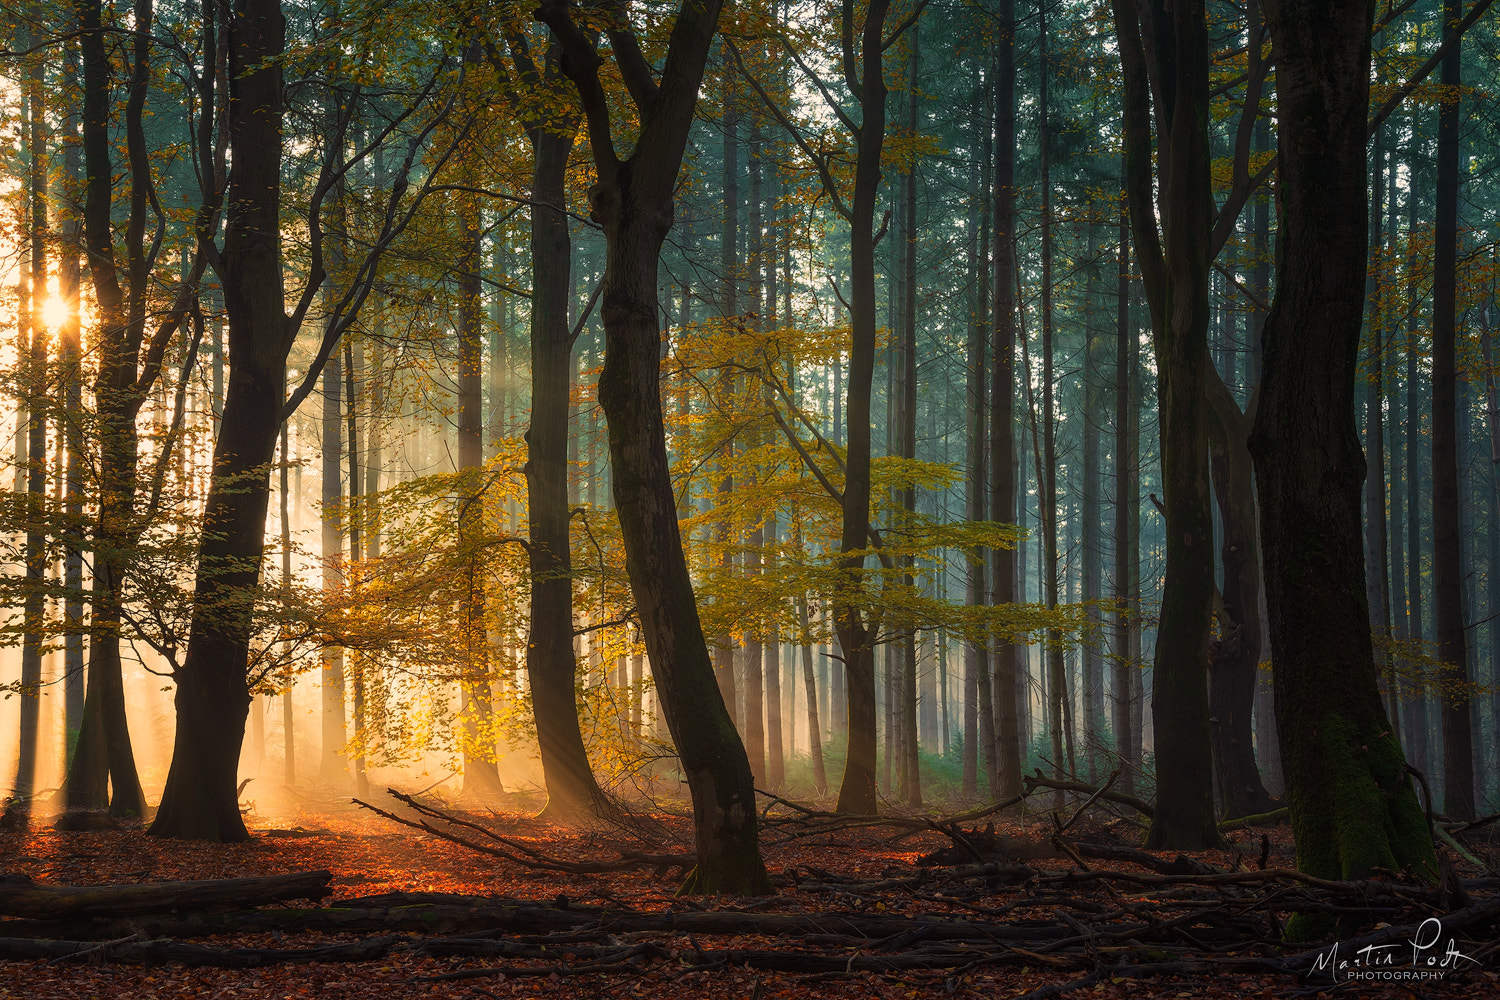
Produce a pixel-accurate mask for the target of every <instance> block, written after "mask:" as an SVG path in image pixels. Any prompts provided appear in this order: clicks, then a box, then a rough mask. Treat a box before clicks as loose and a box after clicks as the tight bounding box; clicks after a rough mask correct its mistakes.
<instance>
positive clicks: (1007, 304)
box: [989, 0, 1027, 799]
mask: <svg viewBox="0 0 1500 1000" xmlns="http://www.w3.org/2000/svg"><path fill="white" fill-rule="evenodd" d="M996 16H997V17H998V19H999V24H998V31H999V38H998V40H997V43H996V47H995V148H994V159H995V162H994V202H995V204H994V212H995V224H994V225H995V231H994V249H993V255H994V304H993V307H992V308H991V310H990V322H991V323H992V324H993V328H994V347H993V348H992V350H993V352H994V355H993V358H994V360H993V365H994V367H993V369H992V371H993V375H992V377H991V379H990V392H991V397H990V434H989V449H990V465H989V472H990V520H992V521H996V522H999V523H1001V524H1012V523H1015V522H1016V448H1015V438H1014V434H1015V431H1014V429H1013V428H1012V426H1011V425H1012V423H1013V422H1014V420H1015V357H1016V325H1015V290H1016V273H1015V272H1016V188H1015V156H1016V107H1015V105H1016V51H1015V49H1016V39H1015V34H1016V5H1015V0H1000V3H999V6H998V7H997V9H996ZM1017 557H1018V553H1017V550H1016V549H1013V548H1012V549H1004V548H1001V549H995V550H993V551H992V552H991V553H990V564H991V567H992V572H993V578H992V582H991V584H990V600H991V602H992V603H994V604H996V605H1001V604H1011V603H1013V602H1015V601H1016V600H1017V598H1018V595H1017V593H1016V583H1017V576H1018V573H1019V567H1018V561H1017ZM992 655H993V657H994V659H993V666H992V668H991V675H992V677H993V681H992V685H991V686H992V689H993V690H992V697H993V699H994V704H995V743H996V751H995V767H996V771H997V772H998V775H997V779H998V780H997V785H996V788H995V794H996V795H997V796H998V797H999V798H1002V799H1005V798H1011V797H1013V796H1015V795H1016V794H1018V793H1019V792H1020V789H1021V762H1022V759H1023V757H1024V755H1025V752H1026V747H1025V744H1026V739H1025V736H1024V734H1023V733H1022V722H1021V714H1020V711H1019V702H1020V701H1021V700H1022V699H1024V698H1026V697H1027V693H1026V692H1025V691H1024V689H1023V687H1022V685H1021V683H1020V679H1019V675H1020V673H1021V669H1020V665H1021V658H1022V657H1023V656H1024V655H1025V653H1024V650H1023V649H1020V648H1017V647H1015V646H1013V645H1011V644H1010V643H1007V642H1005V641H1003V640H997V641H996V643H995V648H994V650H993V654H992Z"/></svg>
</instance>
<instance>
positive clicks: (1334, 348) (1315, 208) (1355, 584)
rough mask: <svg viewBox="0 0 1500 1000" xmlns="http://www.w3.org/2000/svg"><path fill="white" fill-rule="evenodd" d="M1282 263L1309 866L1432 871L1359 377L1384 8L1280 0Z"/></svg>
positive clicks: (1279, 397)
mask: <svg viewBox="0 0 1500 1000" xmlns="http://www.w3.org/2000/svg"><path fill="white" fill-rule="evenodd" d="M1266 16H1267V22H1268V23H1269V25H1270V29H1271V36H1272V40H1273V46H1274V48H1275V51H1276V54H1277V67H1276V88H1277V97H1278V108H1279V111H1280V114H1279V119H1278V130H1279V144H1278V148H1279V149H1280V150H1281V157H1280V161H1279V171H1280V183H1279V193H1280V197H1281V201H1282V226H1281V235H1280V240H1281V248H1282V253H1281V259H1280V261H1279V263H1278V269H1277V270H1278V273H1277V281H1276V289H1277V290H1276V299H1275V301H1274V303H1273V304H1272V307H1271V311H1270V314H1269V315H1268V316H1267V318H1266V325H1265V334H1264V373H1263V376H1262V388H1261V399H1260V405H1259V408H1258V411H1257V413H1256V418H1255V425H1254V430H1253V432H1252V435H1251V440H1250V447H1251V453H1252V454H1253V455H1254V458H1255V472H1256V479H1257V485H1258V487H1259V493H1260V501H1261V530H1262V538H1263V541H1264V545H1265V573H1266V603H1267V610H1268V613H1269V616H1270V632H1271V652H1272V657H1271V659H1272V663H1273V664H1274V669H1275V688H1276V692H1275V694H1276V715H1277V723H1278V728H1279V731H1280V736H1281V750H1282V762H1283V766H1284V768H1285V774H1286V785H1287V802H1288V805H1289V806H1290V809H1291V819H1292V830H1293V833H1294V835H1295V837H1296V841H1297V865H1298V868H1300V869H1301V870H1302V871H1304V872H1307V873H1309V874H1313V875H1318V876H1322V877H1328V878H1358V877H1363V876H1365V875H1367V874H1368V873H1369V872H1370V871H1371V870H1373V869H1375V868H1377V867H1380V868H1393V869H1395V868H1401V869H1410V870H1415V871H1418V872H1421V873H1425V874H1429V875H1430V874H1432V873H1433V871H1434V858H1433V849H1432V843H1431V840H1430V839H1429V835H1428V832H1427V825H1426V822H1425V818H1424V815H1423V812H1422V809H1421V806H1420V805H1419V804H1418V801H1417V797H1416V794H1415V792H1414V791H1413V789H1412V786H1411V783H1410V781H1409V780H1408V777H1407V772H1406V762H1405V759H1404V758H1403V756H1402V752H1401V746H1400V743H1399V742H1398V741H1397V739H1396V736H1395V734H1394V733H1393V732H1392V730H1391V726H1390V724H1389V722H1388V720H1387V718H1386V714H1385V708H1384V706H1383V705H1382V703H1381V700H1380V692H1379V689H1378V686H1377V677H1376V670H1375V659H1374V650H1373V645H1372V641H1371V636H1370V625H1369V613H1368V605H1367V601H1366V596H1365V585H1364V578H1365V560H1364V549H1363V544H1362V537H1361V521H1360V493H1361V486H1362V483H1363V479H1364V474H1365V465H1364V456H1363V453H1362V452H1361V450H1360V444H1359V438H1358V433H1357V429H1356V426H1355V419H1354V381H1355V369H1356V361H1357V355H1358V349H1359V338H1360V328H1361V321H1362V315H1363V309H1364V300H1365V273H1366V252H1367V246H1366V236H1367V232H1368V225H1369V214H1368V212H1367V211H1366V197H1367V194H1366V190H1365V163H1366V149H1365V140H1366V125H1365V119H1366V115H1367V113H1368V108H1369V67H1370V7H1369V5H1368V4H1366V3H1364V2H1362V0H1334V2H1330V3H1327V4H1311V3H1294V2H1286V0H1269V2H1268V3H1267V4H1266Z"/></svg>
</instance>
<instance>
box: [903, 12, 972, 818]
mask: <svg viewBox="0 0 1500 1000" xmlns="http://www.w3.org/2000/svg"><path fill="white" fill-rule="evenodd" d="M920 27H921V26H920V22H918V23H917V24H914V25H912V27H911V29H910V30H911V56H910V60H909V62H908V66H907V79H906V98H907V113H906V118H907V125H908V127H909V128H910V129H911V131H912V134H913V135H916V134H917V133H918V132H919V130H920V126H921V122H920V120H919V119H918V116H917V84H918V80H919V78H920V72H921V45H920V40H921V31H920ZM904 182H905V190H904V192H903V193H902V212H903V213H904V215H905V224H904V225H903V226H902V227H901V234H902V236H903V237H904V239H903V241H902V242H901V243H900V244H899V246H898V249H899V251H900V253H901V270H902V274H903V278H902V282H901V285H902V301H901V310H902V315H901V317H900V323H901V345H900V352H901V358H900V364H899V372H900V390H901V402H900V407H899V413H900V417H901V419H900V420H899V422H898V423H899V427H898V431H899V433H900V442H899V443H900V454H901V456H902V457H903V458H907V459H912V460H915V459H916V457H917V164H916V161H915V160H913V162H912V163H911V165H910V166H909V167H908V169H907V172H906V176H905V178H904ZM900 493H901V496H900V504H901V509H902V511H903V512H904V516H905V518H906V519H907V520H908V521H910V520H913V519H915V517H916V511H917V491H916V488H915V487H913V486H912V485H910V484H905V485H903V486H902V487H901V491H900ZM915 563H916V558H915V557H914V556H912V555H906V556H904V557H903V558H902V564H903V568H904V572H903V574H902V580H901V582H902V585H903V586H905V587H908V588H910V587H914V586H915V585H916V579H915V576H914V574H913V568H914V566H915ZM897 654H898V655H897V663H898V664H899V671H898V673H897V675H896V677H897V689H896V705H897V717H896V725H897V729H898V733H897V740H896V745H897V746H898V747H899V748H900V756H899V759H898V760H897V762H896V767H897V770H898V772H899V774H900V780H899V781H898V784H899V786H900V788H901V792H902V798H903V799H904V801H905V802H906V804H907V806H909V807H912V808H917V807H920V806H921V805H922V779H921V774H920V769H919V766H918V761H919V759H920V758H919V757H918V747H917V634H916V631H915V629H913V628H911V627H910V626H908V627H907V628H905V629H904V630H903V632H902V635H901V638H900V641H899V643H898V650H897ZM982 672H983V671H982V670H981V673H982ZM986 686H988V685H986ZM994 718H995V716H994V713H993V710H989V711H985V712H983V713H982V715H981V723H988V725H983V724H982V725H981V727H980V729H981V731H982V732H983V731H988V736H987V737H985V738H983V739H982V740H981V745H982V746H983V747H984V749H985V753H984V757H985V761H986V764H987V765H991V764H992V759H993V754H994V751H993V747H994V732H993V728H992V727H993V725H994ZM985 770H986V772H987V773H993V766H987V767H986V768H985Z"/></svg>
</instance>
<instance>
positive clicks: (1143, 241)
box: [1114, 0, 1220, 848]
mask: <svg viewBox="0 0 1500 1000" xmlns="http://www.w3.org/2000/svg"><path fill="white" fill-rule="evenodd" d="M1114 9H1115V22H1116V27H1117V33H1118V35H1119V38H1120V52H1121V64H1122V68H1123V69H1124V80H1125V94H1124V99H1125V134H1126V164H1127V166H1126V180H1127V192H1128V197H1129V202H1130V214H1131V222H1132V228H1133V235H1134V237H1135V246H1136V249H1137V257H1138V259H1139V260H1140V262H1141V269H1142V276H1143V283H1144V285H1145V289H1146V297H1147V301H1148V302H1149V303H1150V306H1151V329H1152V339H1153V343H1154V346H1155V354H1156V366H1157V404H1158V407H1157V408H1158V414H1159V417H1158V422H1159V424H1160V436H1161V466H1162V472H1161V483H1162V505H1163V509H1164V511H1165V522H1166V525H1165V527H1166V536H1167V537H1166V573H1165V580H1164V583H1163V587H1162V605H1161V620H1160V626H1159V628H1158V630H1157V639H1156V655H1155V660H1154V665H1153V669H1152V699H1151V706H1152V734H1153V739H1154V744H1155V748H1156V787H1157V806H1156V813H1155V814H1154V815H1153V817H1152V823H1151V832H1150V834H1149V836H1148V838H1147V843H1148V844H1149V845H1150V846H1152V847H1155V848H1167V847H1172V848H1203V847H1211V846H1215V845H1217V844H1219V843H1220V838H1219V834H1218V829H1217V827H1216V826H1215V824H1214V808H1213V805H1214V804H1213V767H1212V753H1211V752H1210V743H1211V739H1210V727H1209V721H1208V719H1209V712H1208V676H1207V675H1208V661H1209V628H1210V616H1211V614H1212V602H1213V570H1214V558H1213V517H1212V512H1211V500H1210V497H1209V483H1208V479H1209V476H1208V420H1207V416H1208V414H1207V412H1206V410H1207V407H1206V400H1205V398H1204V389H1203V387H1204V381H1205V376H1206V374H1207V371H1208V368H1209V356H1208V321H1209V301H1208V287H1209V263H1210V259H1211V257H1212V254H1213V251H1212V248H1211V237H1212V231H1213V217H1212V212H1213V207H1214V201H1213V196H1212V182H1211V177H1210V172H1209V166H1210V162H1209V158H1210V151H1209V142H1208V132H1207V128H1208V126H1207V123H1208V103H1209V86H1208V45H1209V42H1208V28H1207V22H1206V17H1207V15H1206V10H1205V6H1204V4H1203V2H1202V0H1188V2H1178V3H1175V4H1171V5H1168V4H1166V3H1163V2H1161V0H1151V2H1150V3H1149V4H1146V5H1144V6H1142V7H1141V8H1140V9H1139V10H1136V9H1133V8H1131V7H1130V5H1128V3H1127V2H1126V0H1115V4H1114ZM1143 39H1144V41H1143ZM1153 96H1154V97H1155V102H1156V107H1155V116H1154V118H1155V124H1156V139H1157V142H1156V145H1157V147H1158V161H1159V168H1158V173H1159V178H1158V181H1159V183H1157V184H1156V185H1154V186H1155V187H1156V188H1158V189H1159V195H1157V196H1153V179H1152V169H1151V117H1152V116H1151V113H1150V112H1151V105H1152V99H1153ZM1158 215H1159V216H1160V219H1161V223H1162V227H1161V228H1160V229H1159V228H1158V225H1157V219H1158Z"/></svg>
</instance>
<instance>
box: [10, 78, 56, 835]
mask: <svg viewBox="0 0 1500 1000" xmlns="http://www.w3.org/2000/svg"><path fill="white" fill-rule="evenodd" d="M42 89H43V80H42V63H41V62H40V61H37V62H35V63H34V64H33V66H32V69H31V70H30V71H29V72H28V74H27V79H26V82H25V90H26V93H25V101H24V109H23V110H24V111H25V115H24V117H23V120H22V128H23V132H24V141H25V144H26V158H27V185H26V187H27V191H26V202H27V208H28V214H29V216H30V218H29V219H28V223H27V232H26V242H27V250H28V256H29V257H30V271H31V274H30V278H29V280H30V294H29V296H28V298H29V302H27V303H25V304H24V305H23V309H24V310H25V313H24V314H23V315H22V316H21V317H20V319H21V323H22V324H24V325H27V326H29V327H30V337H29V338H25V339H26V340H27V341H29V345H30V347H29V350H28V351H26V353H25V355H24V359H23V361H22V364H21V365H20V366H19V367H21V368H22V369H23V370H24V372H25V381H24V386H25V393H26V500H25V504H26V507H25V510H26V517H25V524H26V548H25V555H24V559H25V564H26V584H25V594H26V599H25V601H24V608H23V610H22V639H21V689H20V692H19V694H20V719H19V726H18V729H19V736H20V745H19V747H18V748H17V754H16V780H15V784H14V794H15V797H16V800H17V802H19V803H20V804H21V807H22V808H23V809H26V810H29V809H30V808H31V796H32V794H33V793H34V792H35V791H36V759H37V736H38V734H39V732H40V723H41V701H42V641H43V639H44V638H45V637H44V636H43V635H42V629H43V616H44V614H45V612H46V609H47V604H46V593H45V590H44V587H45V585H46V576H47V565H48V563H49V562H50V561H51V560H50V559H49V558H48V554H47V523H46V522H47V512H46V504H47V417H48V412H47V411H48V410H49V409H50V408H49V407H48V405H47V391H46V385H47V382H48V378H47V331H46V328H45V327H44V325H43V323H42V322H41V319H42V307H43V303H44V302H45V301H46V297H47V159H46V157H47V137H46V117H47V111H46V106H45V104H44V102H43V99H42ZM22 280H26V279H22ZM26 306H29V308H26ZM16 475H17V476H20V470H19V469H17V471H16Z"/></svg>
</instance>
